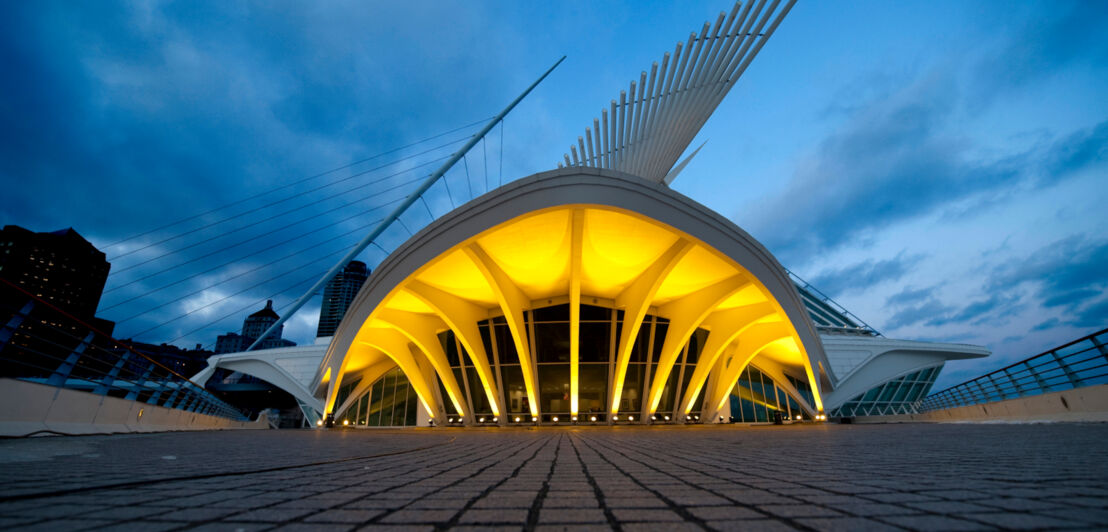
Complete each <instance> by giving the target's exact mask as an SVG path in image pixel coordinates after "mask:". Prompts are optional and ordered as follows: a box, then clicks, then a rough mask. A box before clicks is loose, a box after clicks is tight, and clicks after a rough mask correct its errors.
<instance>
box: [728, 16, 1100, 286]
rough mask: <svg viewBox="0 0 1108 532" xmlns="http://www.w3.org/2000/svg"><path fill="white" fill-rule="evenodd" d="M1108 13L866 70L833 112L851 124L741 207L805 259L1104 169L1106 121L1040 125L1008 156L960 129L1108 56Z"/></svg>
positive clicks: (783, 254)
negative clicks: (1006, 96) (897, 67)
mask: <svg viewBox="0 0 1108 532" xmlns="http://www.w3.org/2000/svg"><path fill="white" fill-rule="evenodd" d="M1106 10H1108V8H1106V7H1105V5H1103V4H1101V3H1096V2H1077V3H1072V4H1062V5H1060V6H1059V7H1057V8H1055V9H1051V10H1050V11H1049V12H1048V13H1046V14H1044V15H1043V16H1037V17H1035V18H1034V19H1033V20H1032V21H1030V22H1027V23H1026V24H1027V26H1026V27H1018V28H1011V29H1009V30H1008V33H1007V34H1006V35H1005V37H1004V38H1003V39H1001V41H1000V44H999V45H998V46H992V47H989V46H987V45H982V46H981V48H980V49H977V50H969V51H964V52H963V53H960V54H958V55H950V56H947V57H944V58H942V60H941V61H938V62H936V63H935V64H933V65H931V66H929V67H927V68H926V69H923V70H921V71H919V72H916V73H912V74H908V75H904V74H902V73H897V74H895V75H893V74H889V73H885V72H869V73H863V74H860V75H859V76H858V79H856V80H853V81H851V80H847V81H845V82H843V87H845V88H846V89H849V91H850V93H851V96H850V97H849V98H847V99H848V100H850V101H851V103H850V104H849V105H848V106H846V107H836V108H835V110H834V111H833V113H832V114H835V115H842V116H844V117H845V121H844V122H843V124H842V125H841V126H839V127H838V128H837V129H835V130H833V131H832V132H831V133H829V134H828V135H826V136H825V137H824V138H823V139H822V140H821V141H820V142H819V144H818V146H817V147H816V148H815V149H813V150H811V151H810V152H809V153H807V154H806V155H805V156H804V158H803V159H802V160H801V161H800V162H799V163H797V165H796V167H795V169H794V171H793V173H792V175H790V176H788V183H787V184H786V185H785V186H784V188H783V190H782V191H781V192H779V193H778V194H777V195H776V196H773V197H769V198H764V199H760V200H759V201H758V202H757V203H755V204H753V205H751V206H748V207H747V208H744V210H743V211H742V214H741V217H742V218H743V219H742V220H740V221H741V222H742V223H740V225H742V226H743V227H746V228H748V229H749V230H750V231H751V233H752V234H753V235H755V236H756V237H757V238H759V239H760V240H762V241H763V242H764V243H765V244H766V245H767V247H769V249H770V250H771V251H773V252H774V253H775V254H776V255H778V256H779V257H780V258H781V259H782V261H783V262H785V263H787V264H793V265H799V264H804V263H806V262H808V261H812V260H815V259H814V258H815V257H818V256H819V255H821V254H824V253H827V252H830V251H833V250H835V249H837V248H839V247H842V246H847V245H852V244H853V245H857V244H864V243H865V242H867V241H868V240H870V239H872V236H873V234H874V233H876V232H879V231H882V230H884V229H886V228H888V227H890V226H892V225H895V224H898V223H901V222H904V221H907V220H911V219H915V218H918V217H920V216H924V215H927V214H930V213H934V212H942V210H944V209H945V210H946V211H947V213H946V215H945V216H946V217H948V218H958V217H968V216H972V215H974V214H977V213H980V212H982V211H983V210H986V209H988V208H989V207H991V206H994V205H997V204H1000V203H1003V202H1004V201H1005V199H1006V195H1007V194H1010V193H1011V192H1012V191H1013V190H1017V189H1019V188H1020V187H1024V188H1028V187H1031V188H1033V187H1044V186H1050V185H1052V184H1055V183H1058V182H1060V181H1062V180H1065V179H1068V178H1070V177H1071V176H1074V175H1076V174H1077V173H1079V172H1081V171H1082V170H1085V169H1087V168H1090V167H1094V166H1101V165H1103V164H1104V163H1105V161H1108V121H1104V120H1103V117H1096V118H1100V119H1101V120H1102V121H1101V122H1100V123H1098V124H1096V125H1095V126H1093V127H1090V128H1083V129H1077V130H1073V131H1063V132H1054V133H1049V132H1046V133H1044V132H1042V131H1037V133H1036V136H1037V137H1042V139H1041V140H1040V141H1039V142H1031V143H1030V146H1029V147H1021V148H1007V151H1003V150H999V151H998V150H996V149H994V147H992V146H985V145H981V144H980V143H978V142H975V140H974V139H973V138H967V137H966V136H965V135H964V134H963V130H964V128H965V126H966V124H967V123H968V121H969V119H972V118H974V117H981V116H982V115H983V114H984V113H985V109H986V107H987V106H988V103H990V102H992V101H993V100H995V99H996V98H998V95H1000V94H1001V93H1008V92H1011V91H1016V90H1018V89H1019V88H1021V87H1023V86H1024V85H1027V84H1028V83H1031V82H1033V81H1035V82H1041V81H1042V80H1046V79H1050V78H1051V77H1052V76H1055V75H1059V76H1061V74H1060V73H1061V72H1063V69H1065V68H1067V67H1068V66H1072V65H1077V64H1085V65H1090V68H1095V67H1096V66H1098V65H1102V64H1104V62H1105V61H1108V40H1105V39H1104V38H1103V35H1105V34H1108V16H1105V11H1106ZM1021 24H1022V23H1021ZM889 80H895V83H891V82H890V81H889ZM897 84H899V85H897ZM857 87H868V88H869V90H861V89H858V88H857ZM858 95H861V96H858ZM860 100H864V101H860ZM823 114H825V115H826V114H828V112H824V113H823ZM1024 144H1027V143H1023V142H1020V143H1008V145H1009V146H1014V145H1024ZM794 267H795V266H794Z"/></svg>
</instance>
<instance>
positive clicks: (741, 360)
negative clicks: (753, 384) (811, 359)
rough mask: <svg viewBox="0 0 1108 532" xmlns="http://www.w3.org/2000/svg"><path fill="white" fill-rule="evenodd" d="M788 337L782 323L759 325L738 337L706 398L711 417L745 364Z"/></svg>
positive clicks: (720, 406) (787, 332) (725, 398)
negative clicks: (714, 385)
mask: <svg viewBox="0 0 1108 532" xmlns="http://www.w3.org/2000/svg"><path fill="white" fill-rule="evenodd" d="M789 337H790V334H789V331H788V330H787V326H785V325H784V324H783V323H759V324H756V325H754V326H751V327H750V328H748V329H747V330H745V331H743V333H742V334H740V335H739V338H738V340H737V348H736V349H735V354H734V355H732V356H731V360H730V361H727V362H725V364H724V369H723V374H722V375H720V378H719V380H718V381H717V384H716V388H715V390H714V391H713V393H711V394H710V395H709V397H708V399H709V401H710V402H709V403H708V405H709V406H710V408H711V409H712V410H713V413H712V416H711V417H714V416H715V415H716V414H715V412H718V411H719V409H720V408H722V406H723V402H724V401H725V400H727V397H728V395H729V394H730V393H731V389H732V388H734V387H735V383H736V382H738V380H739V376H740V375H741V374H742V370H743V369H744V368H746V366H747V364H750V361H751V360H753V359H754V357H755V356H757V355H758V353H760V352H761V351H762V350H763V349H765V348H766V347H768V346H769V344H771V343H773V342H776V341H778V340H782V339H785V338H789Z"/></svg>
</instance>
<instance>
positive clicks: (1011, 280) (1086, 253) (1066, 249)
mask: <svg viewBox="0 0 1108 532" xmlns="http://www.w3.org/2000/svg"><path fill="white" fill-rule="evenodd" d="M1024 284H1028V285H1031V286H1033V287H1035V288H1036V289H1037V293H1038V296H1039V298H1041V300H1042V304H1043V306H1045V307H1048V308H1054V309H1058V310H1060V311H1061V312H1062V313H1063V317H1062V318H1061V321H1062V323H1064V324H1067V325H1075V326H1081V327H1090V326H1092V327H1095V326H1098V324H1100V325H1103V324H1106V323H1108V307H1106V305H1108V299H1105V298H1104V295H1105V293H1106V291H1108V240H1089V239H1088V238H1086V237H1084V236H1081V235H1078V236H1073V237H1069V238H1065V239H1062V240H1059V241H1056V242H1053V243H1051V244H1048V245H1046V246H1043V247H1042V248H1040V249H1037V250H1035V251H1034V252H1033V253H1030V254H1029V255H1028V256H1026V257H1024V258H1023V259H1020V260H1013V261H1010V262H1007V263H1005V264H1002V265H1000V266H998V267H997V268H996V269H995V270H994V271H993V273H992V276H991V281H990V282H989V284H988V286H987V290H988V291H990V292H992V293H997V294H999V293H1005V292H1011V291H1014V290H1016V288H1017V287H1019V286H1021V285H1024Z"/></svg>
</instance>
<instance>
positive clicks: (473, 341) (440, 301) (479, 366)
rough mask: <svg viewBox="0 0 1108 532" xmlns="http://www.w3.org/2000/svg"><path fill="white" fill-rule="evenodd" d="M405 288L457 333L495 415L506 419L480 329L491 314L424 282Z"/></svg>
mask: <svg viewBox="0 0 1108 532" xmlns="http://www.w3.org/2000/svg"><path fill="white" fill-rule="evenodd" d="M405 288H406V289H407V290H408V292H409V293H411V294H412V295H414V296H415V297H416V298H418V299H419V300H420V301H423V302H424V303H425V304H427V306H429V307H431V308H432V309H434V311H435V313H436V314H438V315H439V317H440V318H442V319H443V321H445V322H446V324H447V325H449V326H450V328H451V329H452V330H453V331H454V334H455V335H457V337H458V340H459V341H460V342H461V343H462V346H463V347H465V349H466V352H467V353H469V357H470V360H472V361H473V366H474V368H475V369H476V370H477V376H478V377H480V378H481V384H482V385H483V386H484V388H485V395H486V396H487V397H488V399H489V405H490V406H491V407H492V413H493V415H495V416H500V415H503V412H501V411H500V394H499V393H497V388H496V379H495V378H494V377H493V375H492V368H491V367H490V365H489V357H488V355H487V354H486V353H485V344H484V343H482V342H481V333H480V331H479V330H478V329H477V322H478V321H480V320H482V319H485V318H487V317H488V311H487V310H485V309H483V308H481V307H478V306H477V305H474V304H473V303H470V302H468V301H466V300H464V299H462V298H460V297H457V296H455V295H453V294H449V293H447V292H443V291H442V290H439V289H438V288H435V287H433V286H431V285H428V284H426V283H423V282H420V281H412V282H410V283H408V285H407V286H406V287H405Z"/></svg>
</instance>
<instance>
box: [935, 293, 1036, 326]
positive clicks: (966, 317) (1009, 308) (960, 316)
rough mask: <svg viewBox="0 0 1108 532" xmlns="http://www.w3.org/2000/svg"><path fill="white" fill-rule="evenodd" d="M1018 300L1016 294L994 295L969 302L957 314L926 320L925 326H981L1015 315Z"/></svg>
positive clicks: (1017, 308) (942, 315)
mask: <svg viewBox="0 0 1108 532" xmlns="http://www.w3.org/2000/svg"><path fill="white" fill-rule="evenodd" d="M1019 300H1020V297H1019V295H1017V294H994V295H992V296H990V297H988V298H986V299H981V300H977V301H973V302H970V303H968V304H967V305H966V306H964V307H962V308H961V310H958V311H957V312H952V313H945V314H941V315H936V316H935V317H933V318H931V319H929V320H927V322H926V324H927V325H930V326H935V327H937V326H942V325H946V324H949V323H972V324H973V325H981V324H984V323H987V322H989V321H993V320H999V319H1002V318H1005V317H1008V316H1011V315H1013V314H1015V313H1016V312H1018V310H1019V308H1020V307H1019V306H1017V303H1018V302H1019Z"/></svg>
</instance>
